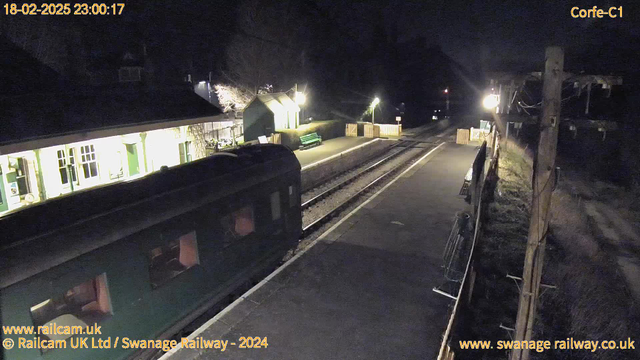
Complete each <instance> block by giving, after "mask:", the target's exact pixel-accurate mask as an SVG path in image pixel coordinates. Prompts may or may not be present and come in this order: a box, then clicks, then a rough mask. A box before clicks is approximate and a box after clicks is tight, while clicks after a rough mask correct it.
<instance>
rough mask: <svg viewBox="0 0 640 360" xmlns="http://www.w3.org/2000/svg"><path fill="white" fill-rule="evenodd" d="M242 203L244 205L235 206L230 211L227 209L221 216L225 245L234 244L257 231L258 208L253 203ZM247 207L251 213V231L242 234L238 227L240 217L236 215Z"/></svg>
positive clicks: (223, 243) (220, 221) (223, 242)
mask: <svg viewBox="0 0 640 360" xmlns="http://www.w3.org/2000/svg"><path fill="white" fill-rule="evenodd" d="M241 204H243V205H241V206H237V207H233V208H232V209H230V211H226V212H225V213H224V215H223V216H221V217H220V218H219V219H220V220H219V223H220V225H221V228H222V246H223V247H227V246H230V245H233V244H234V243H236V242H237V241H239V240H242V239H243V238H245V237H247V236H250V235H251V234H255V233H256V209H255V207H254V205H253V204H251V203H241ZM245 209H248V210H249V213H250V214H251V217H250V219H251V231H249V232H247V233H244V234H242V233H238V232H237V228H238V225H239V224H238V222H237V221H238V219H239V218H235V216H236V215H239V214H241V213H242V212H243V211H244V210H245ZM231 219H234V221H233V223H231V222H230V220H231ZM231 225H233V229H232V228H231ZM241 226H242V225H241Z"/></svg>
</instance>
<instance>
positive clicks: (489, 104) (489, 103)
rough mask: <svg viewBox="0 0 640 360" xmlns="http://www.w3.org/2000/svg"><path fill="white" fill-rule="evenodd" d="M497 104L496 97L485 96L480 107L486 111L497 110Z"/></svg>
mask: <svg viewBox="0 0 640 360" xmlns="http://www.w3.org/2000/svg"><path fill="white" fill-rule="evenodd" d="M499 103H500V101H499V99H498V95H494V94H490V95H487V96H486V97H485V98H484V100H482V106H484V108H485V109H487V110H491V109H495V108H497V107H498V104H499Z"/></svg>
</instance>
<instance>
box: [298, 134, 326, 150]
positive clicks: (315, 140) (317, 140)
mask: <svg viewBox="0 0 640 360" xmlns="http://www.w3.org/2000/svg"><path fill="white" fill-rule="evenodd" d="M320 144H322V137H321V136H320V135H318V134H317V133H311V134H307V135H302V136H300V150H302V149H304V148H306V147H311V146H314V145H320Z"/></svg>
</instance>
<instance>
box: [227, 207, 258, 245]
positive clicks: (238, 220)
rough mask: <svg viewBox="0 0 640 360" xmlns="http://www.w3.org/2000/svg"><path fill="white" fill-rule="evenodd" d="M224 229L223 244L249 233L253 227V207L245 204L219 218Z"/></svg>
mask: <svg viewBox="0 0 640 360" xmlns="http://www.w3.org/2000/svg"><path fill="white" fill-rule="evenodd" d="M221 223H222V229H223V231H224V245H225V246H226V245H229V244H230V243H231V242H232V241H233V240H235V239H239V238H241V237H243V236H246V235H249V234H251V233H252V232H253V231H254V229H255V226H254V222H253V209H252V208H251V206H245V207H243V208H242V209H240V210H237V211H234V212H232V213H231V214H229V215H227V216H224V217H223V218H222V219H221Z"/></svg>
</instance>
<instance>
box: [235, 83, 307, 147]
mask: <svg viewBox="0 0 640 360" xmlns="http://www.w3.org/2000/svg"><path fill="white" fill-rule="evenodd" d="M299 125H300V107H298V105H296V103H295V102H293V100H291V98H290V97H289V96H288V95H287V94H285V93H269V94H260V95H256V96H255V97H254V98H253V100H251V102H249V104H247V106H245V108H244V111H243V126H244V140H245V141H251V140H257V139H258V137H260V136H270V135H271V134H273V133H275V132H277V131H280V130H287V129H297V128H298V126H299Z"/></svg>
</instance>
